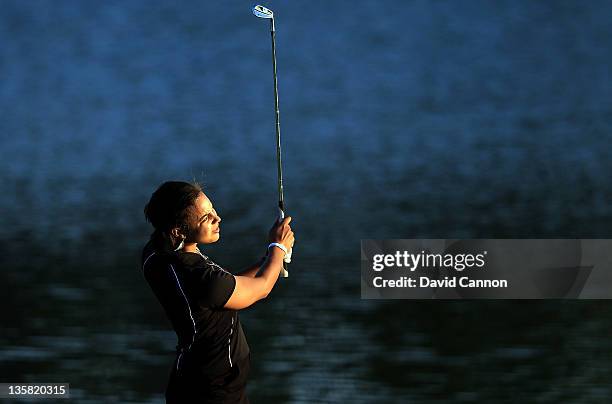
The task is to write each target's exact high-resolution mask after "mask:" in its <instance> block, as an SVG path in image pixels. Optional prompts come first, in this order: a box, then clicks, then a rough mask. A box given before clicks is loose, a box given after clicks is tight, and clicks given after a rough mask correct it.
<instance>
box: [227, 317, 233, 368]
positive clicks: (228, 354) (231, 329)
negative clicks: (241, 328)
mask: <svg viewBox="0 0 612 404" xmlns="http://www.w3.org/2000/svg"><path fill="white" fill-rule="evenodd" d="M232 332H234V317H232V328H230V335H229V338H228V339H227V357H228V359H229V364H230V368H231V367H233V366H234V365H232Z"/></svg>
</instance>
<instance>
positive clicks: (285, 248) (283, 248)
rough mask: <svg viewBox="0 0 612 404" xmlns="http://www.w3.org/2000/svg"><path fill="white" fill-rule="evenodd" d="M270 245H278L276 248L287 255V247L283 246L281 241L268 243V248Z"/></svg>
mask: <svg viewBox="0 0 612 404" xmlns="http://www.w3.org/2000/svg"><path fill="white" fill-rule="evenodd" d="M270 247H278V248H280V249H281V250H283V251H284V252H285V255H287V247H285V246H284V245H282V244H281V243H270V244H269V245H268V250H269V249H270Z"/></svg>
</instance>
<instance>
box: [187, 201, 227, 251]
mask: <svg viewBox="0 0 612 404" xmlns="http://www.w3.org/2000/svg"><path fill="white" fill-rule="evenodd" d="M194 205H195V211H196V223H195V226H194V227H193V232H192V234H191V237H189V239H190V240H189V239H188V240H185V241H187V242H192V243H202V244H210V243H214V242H216V241H217V240H219V230H220V229H219V222H221V217H220V216H219V215H218V214H217V212H216V211H215V209H214V208H213V205H212V202H211V201H210V199H208V198H207V197H206V195H204V194H203V193H201V194H200V196H198V197H197V198H196V200H195V202H194Z"/></svg>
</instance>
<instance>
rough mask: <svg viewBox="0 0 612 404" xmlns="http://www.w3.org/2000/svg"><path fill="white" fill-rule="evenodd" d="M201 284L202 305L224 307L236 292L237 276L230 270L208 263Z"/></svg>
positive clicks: (200, 300)
mask: <svg viewBox="0 0 612 404" xmlns="http://www.w3.org/2000/svg"><path fill="white" fill-rule="evenodd" d="M199 286H200V287H199V292H200V293H198V295H199V299H198V300H199V303H200V305H202V306H204V307H210V308H222V307H223V306H224V305H225V303H227V301H228V300H229V298H230V296H231V295H232V293H234V288H235V287H236V278H234V275H232V274H230V273H229V272H225V271H222V270H220V269H217V268H214V267H212V266H210V265H206V267H205V268H204V270H203V271H202V274H201V277H200V285H199Z"/></svg>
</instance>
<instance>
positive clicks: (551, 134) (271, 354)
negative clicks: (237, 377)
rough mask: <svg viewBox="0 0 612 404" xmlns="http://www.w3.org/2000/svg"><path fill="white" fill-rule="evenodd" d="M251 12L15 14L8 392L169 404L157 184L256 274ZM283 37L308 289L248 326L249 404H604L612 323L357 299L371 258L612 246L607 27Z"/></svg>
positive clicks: (4, 179)
mask: <svg viewBox="0 0 612 404" xmlns="http://www.w3.org/2000/svg"><path fill="white" fill-rule="evenodd" d="M251 5H252V4H251V3H249V2H243V1H236V2H219V1H217V2H203V1H200V2H185V3H180V4H174V3H171V2H145V1H130V2H121V1H107V2H103V3H99V2H78V1H56V2H50V1H28V2H20V1H3V2H2V4H1V7H0V77H1V80H2V81H1V83H0V148H1V149H0V150H1V151H2V158H1V159H0V183H1V184H2V195H1V196H0V209H1V212H2V215H1V217H2V226H1V228H0V242H1V245H2V246H3V247H2V250H3V254H2V257H1V258H0V264H1V265H2V271H0V273H1V278H0V284H1V286H0V293H1V295H2V296H3V305H2V306H3V309H2V316H1V318H2V324H1V330H2V332H1V333H0V369H1V380H0V381H1V382H69V383H71V388H72V394H73V396H74V397H76V398H77V399H78V402H83V403H89V402H92V403H93V402H112V401H117V402H123V403H126V402H139V403H141V402H161V401H162V400H163V390H164V388H165V383H166V377H167V372H168V371H169V369H170V366H171V363H172V360H173V358H174V352H173V351H174V346H175V343H176V342H175V336H174V334H173V333H172V331H171V330H170V329H169V324H168V323H167V322H166V320H165V318H164V315H163V312H162V310H161V308H160V307H159V305H158V304H157V302H156V301H155V299H154V297H153V295H152V293H151V292H150V290H149V289H148V286H147V285H146V283H145V281H144V279H143V278H142V275H141V274H140V272H139V271H140V269H139V264H138V262H139V253H140V251H139V249H140V247H141V246H142V244H143V243H144V242H145V241H146V239H147V237H148V234H149V232H150V228H149V226H148V224H147V223H145V222H144V218H143V215H142V208H143V206H144V204H145V202H146V201H147V200H148V198H149V196H150V194H151V192H152V191H153V190H154V189H155V187H156V186H157V185H159V184H160V183H161V182H162V181H164V180H168V179H183V180H192V179H196V180H198V181H200V182H201V183H203V185H204V187H205V191H206V193H207V194H208V195H209V196H210V197H211V199H212V201H213V202H214V204H215V206H216V208H217V210H218V211H219V213H220V214H221V216H222V217H223V222H222V225H223V227H222V228H223V230H222V240H221V242H220V243H218V245H214V246H210V247H208V248H207V249H206V251H207V252H208V253H209V254H210V255H211V256H213V257H214V258H215V259H217V261H219V262H221V263H223V264H224V265H226V266H227V267H229V268H240V267H243V266H246V265H247V264H249V263H251V262H253V261H255V260H256V259H257V258H258V257H259V256H260V255H261V254H262V253H263V252H264V249H265V245H266V233H267V229H268V228H269V226H270V225H271V223H272V221H273V219H274V215H275V209H276V202H275V200H276V197H277V195H276V184H275V181H276V167H275V138H274V111H273V98H272V77H271V73H272V72H271V60H270V38H269V31H268V26H267V23H266V22H265V21H262V20H258V19H256V18H255V17H253V16H252V15H251V14H250V6H251ZM267 5H269V6H270V8H272V9H273V10H274V11H275V13H276V15H277V57H278V73H279V78H278V83H279V91H280V104H281V105H280V109H281V127H282V134H283V157H284V164H285V166H284V168H285V172H284V175H285V198H286V205H287V209H288V212H289V213H290V214H291V215H292V216H293V217H294V222H293V224H294V229H295V231H296V237H297V240H298V241H297V244H296V251H295V254H294V263H293V265H292V266H291V277H290V278H289V279H288V280H282V282H280V284H279V285H277V287H276V289H275V290H274V292H273V293H272V295H271V297H270V298H269V299H268V300H267V301H265V302H262V303H260V304H257V305H256V306H255V307H253V308H250V309H248V310H246V311H245V312H244V313H243V314H242V317H241V318H242V321H243V323H244V328H245V330H246V333H247V337H248V339H249V343H250V345H251V348H252V355H253V374H252V377H251V382H250V384H249V394H250V396H251V399H252V401H253V402H267V403H272V402H292V403H314V402H347V401H350V402H365V403H372V402H381V403H388V402H398V401H401V400H413V401H418V402H421V401H423V402H424V401H431V402H436V401H437V400H439V401H444V402H445V401H450V400H453V401H457V402H462V401H473V400H485V401H493V400H496V401H499V400H505V399H512V400H513V401H514V400H517V399H518V398H529V399H530V401H532V400H533V401H535V400H537V401H540V402H558V401H559V400H562V399H563V401H568V400H569V401H572V400H574V401H580V400H584V401H586V402H601V401H604V399H605V398H606V397H609V396H610V394H612V392H611V391H610V387H609V383H608V380H609V374H610V372H611V371H612V366H611V365H610V363H612V362H611V361H610V359H612V358H611V357H610V356H611V355H610V348H611V346H610V345H611V343H610V341H609V338H607V337H608V336H609V335H610V331H611V330H610V322H609V318H610V315H611V314H612V313H611V312H612V307H611V306H610V304H608V303H607V302H603V301H602V302H564V301H553V302H535V301H532V302H441V301H440V302H414V301H399V302H383V301H381V302H375V301H361V300H360V283H359V282H360V274H359V240H360V239H361V238H417V237H440V238H461V237H466V238H467V237H474V238H477V237H482V238H504V237H583V238H596V237H610V236H611V235H612V230H611V229H612V208H611V207H612V204H611V201H612V185H611V182H610V180H609V178H610V176H609V173H610V172H612V163H611V162H610V159H609V158H608V154H609V153H608V152H609V150H610V146H611V145H612V139H611V134H612V123H611V122H612V91H610V89H611V88H612V80H611V73H610V72H611V71H612V70H611V69H610V65H611V63H610V62H611V59H612V56H611V55H612V49H611V48H612V46H611V45H612V28H611V25H610V17H611V16H612V6H611V4H610V3H609V2H599V1H594V2H587V3H585V2H579V1H563V2H552V1H542V2H532V1H496V2H486V1H461V2H459V1H456V2H455V1H432V2H428V1H376V2H374V1H359V2H345V1H308V2H306V1H291V2H280V1H274V2H269V3H267Z"/></svg>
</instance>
